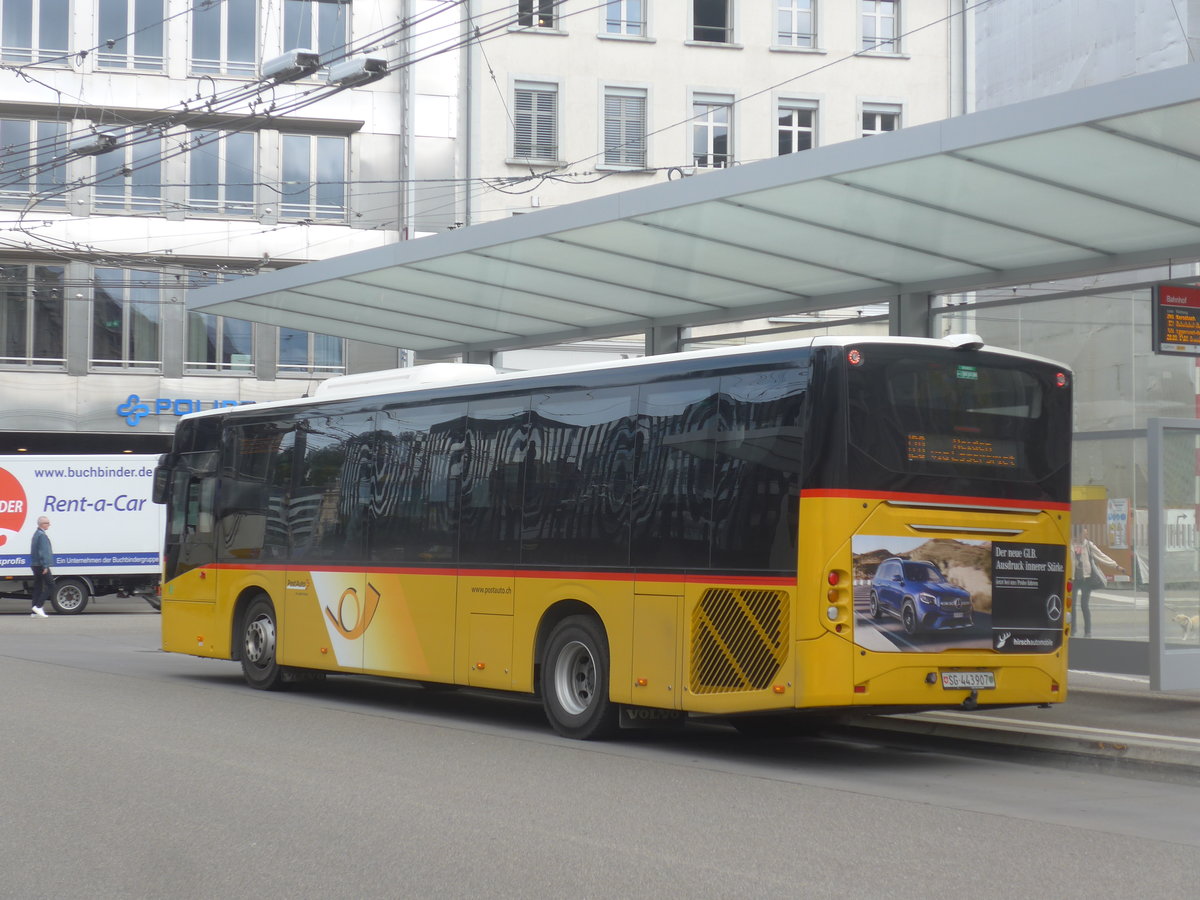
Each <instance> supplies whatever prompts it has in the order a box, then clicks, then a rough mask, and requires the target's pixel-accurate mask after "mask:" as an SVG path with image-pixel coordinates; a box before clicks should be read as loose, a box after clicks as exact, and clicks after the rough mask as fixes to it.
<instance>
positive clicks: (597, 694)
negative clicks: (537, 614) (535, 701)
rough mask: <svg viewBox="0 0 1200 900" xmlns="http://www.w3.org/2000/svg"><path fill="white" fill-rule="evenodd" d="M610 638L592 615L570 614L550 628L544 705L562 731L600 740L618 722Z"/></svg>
mask: <svg viewBox="0 0 1200 900" xmlns="http://www.w3.org/2000/svg"><path fill="white" fill-rule="evenodd" d="M608 674H609V664H608V640H607V639H606V638H605V635H604V629H603V628H602V627H601V625H600V623H599V621H598V620H597V619H595V618H594V617H592V616H570V617H569V618H566V619H563V620H562V621H561V622H559V623H558V625H556V626H555V628H554V630H553V631H552V632H551V633H550V639H549V641H547V643H546V655H545V658H544V659H543V660H542V669H541V688H542V705H543V706H544V707H545V710H546V718H547V719H549V720H550V724H551V725H552V726H553V727H554V730H555V731H557V732H558V733H559V734H561V735H562V736H563V737H568V738H574V739H576V740H583V741H586V740H596V739H599V738H604V737H608V736H610V735H611V734H612V733H613V732H614V731H616V728H617V713H618V709H617V706H616V704H614V703H612V702H611V701H610V700H609V698H608Z"/></svg>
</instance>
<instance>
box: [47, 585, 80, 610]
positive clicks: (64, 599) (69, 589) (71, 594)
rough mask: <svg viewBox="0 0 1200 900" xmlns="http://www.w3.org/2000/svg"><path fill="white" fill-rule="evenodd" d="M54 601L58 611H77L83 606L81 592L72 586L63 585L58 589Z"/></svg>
mask: <svg viewBox="0 0 1200 900" xmlns="http://www.w3.org/2000/svg"><path fill="white" fill-rule="evenodd" d="M54 599H55V602H56V603H57V604H58V608H59V609H62V610H68V609H79V607H80V606H81V605H82V604H83V591H81V590H79V588H77V587H75V585H73V584H68V585H64V586H63V587H61V588H59V589H58V593H57V594H56V595H55V597H54Z"/></svg>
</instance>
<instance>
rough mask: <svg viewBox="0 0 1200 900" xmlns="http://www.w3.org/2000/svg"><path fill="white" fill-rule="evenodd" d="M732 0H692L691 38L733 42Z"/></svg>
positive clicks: (708, 41)
mask: <svg viewBox="0 0 1200 900" xmlns="http://www.w3.org/2000/svg"><path fill="white" fill-rule="evenodd" d="M731 5H732V0H692V40H694V41H704V42H705V43H710V44H732V43H733V15H732V13H731V11H730V6H731Z"/></svg>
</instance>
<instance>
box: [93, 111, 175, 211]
mask: <svg viewBox="0 0 1200 900" xmlns="http://www.w3.org/2000/svg"><path fill="white" fill-rule="evenodd" d="M108 134H111V135H112V136H113V137H115V138H116V139H117V147H116V149H114V150H110V151H109V152H108V153H104V154H101V155H99V156H97V157H96V188H95V191H96V209H97V210H100V211H105V212H113V211H125V212H159V211H161V209H162V139H161V138H159V137H158V135H157V133H156V132H148V131H146V130H145V129H140V128H130V129H128V130H126V131H116V132H108Z"/></svg>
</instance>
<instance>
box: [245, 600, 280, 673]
mask: <svg viewBox="0 0 1200 900" xmlns="http://www.w3.org/2000/svg"><path fill="white" fill-rule="evenodd" d="M242 622H243V624H242V652H241V657H242V675H243V676H245V678H246V683H247V684H248V685H250V687H252V688H258V690H260V691H275V690H279V688H281V687H282V686H283V683H284V680H283V669H282V668H280V666H279V663H278V662H277V660H276V650H277V647H278V640H279V634H278V629H277V628H276V626H275V607H274V606H273V605H272V604H271V601H270V600H269V599H268V598H267V597H266V596H265V595H263V594H259V595H258V596H257V597H255V598H254V599H253V600H251V601H250V605H249V606H248V607H247V608H246V616H245V618H244V619H243V620H242Z"/></svg>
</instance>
